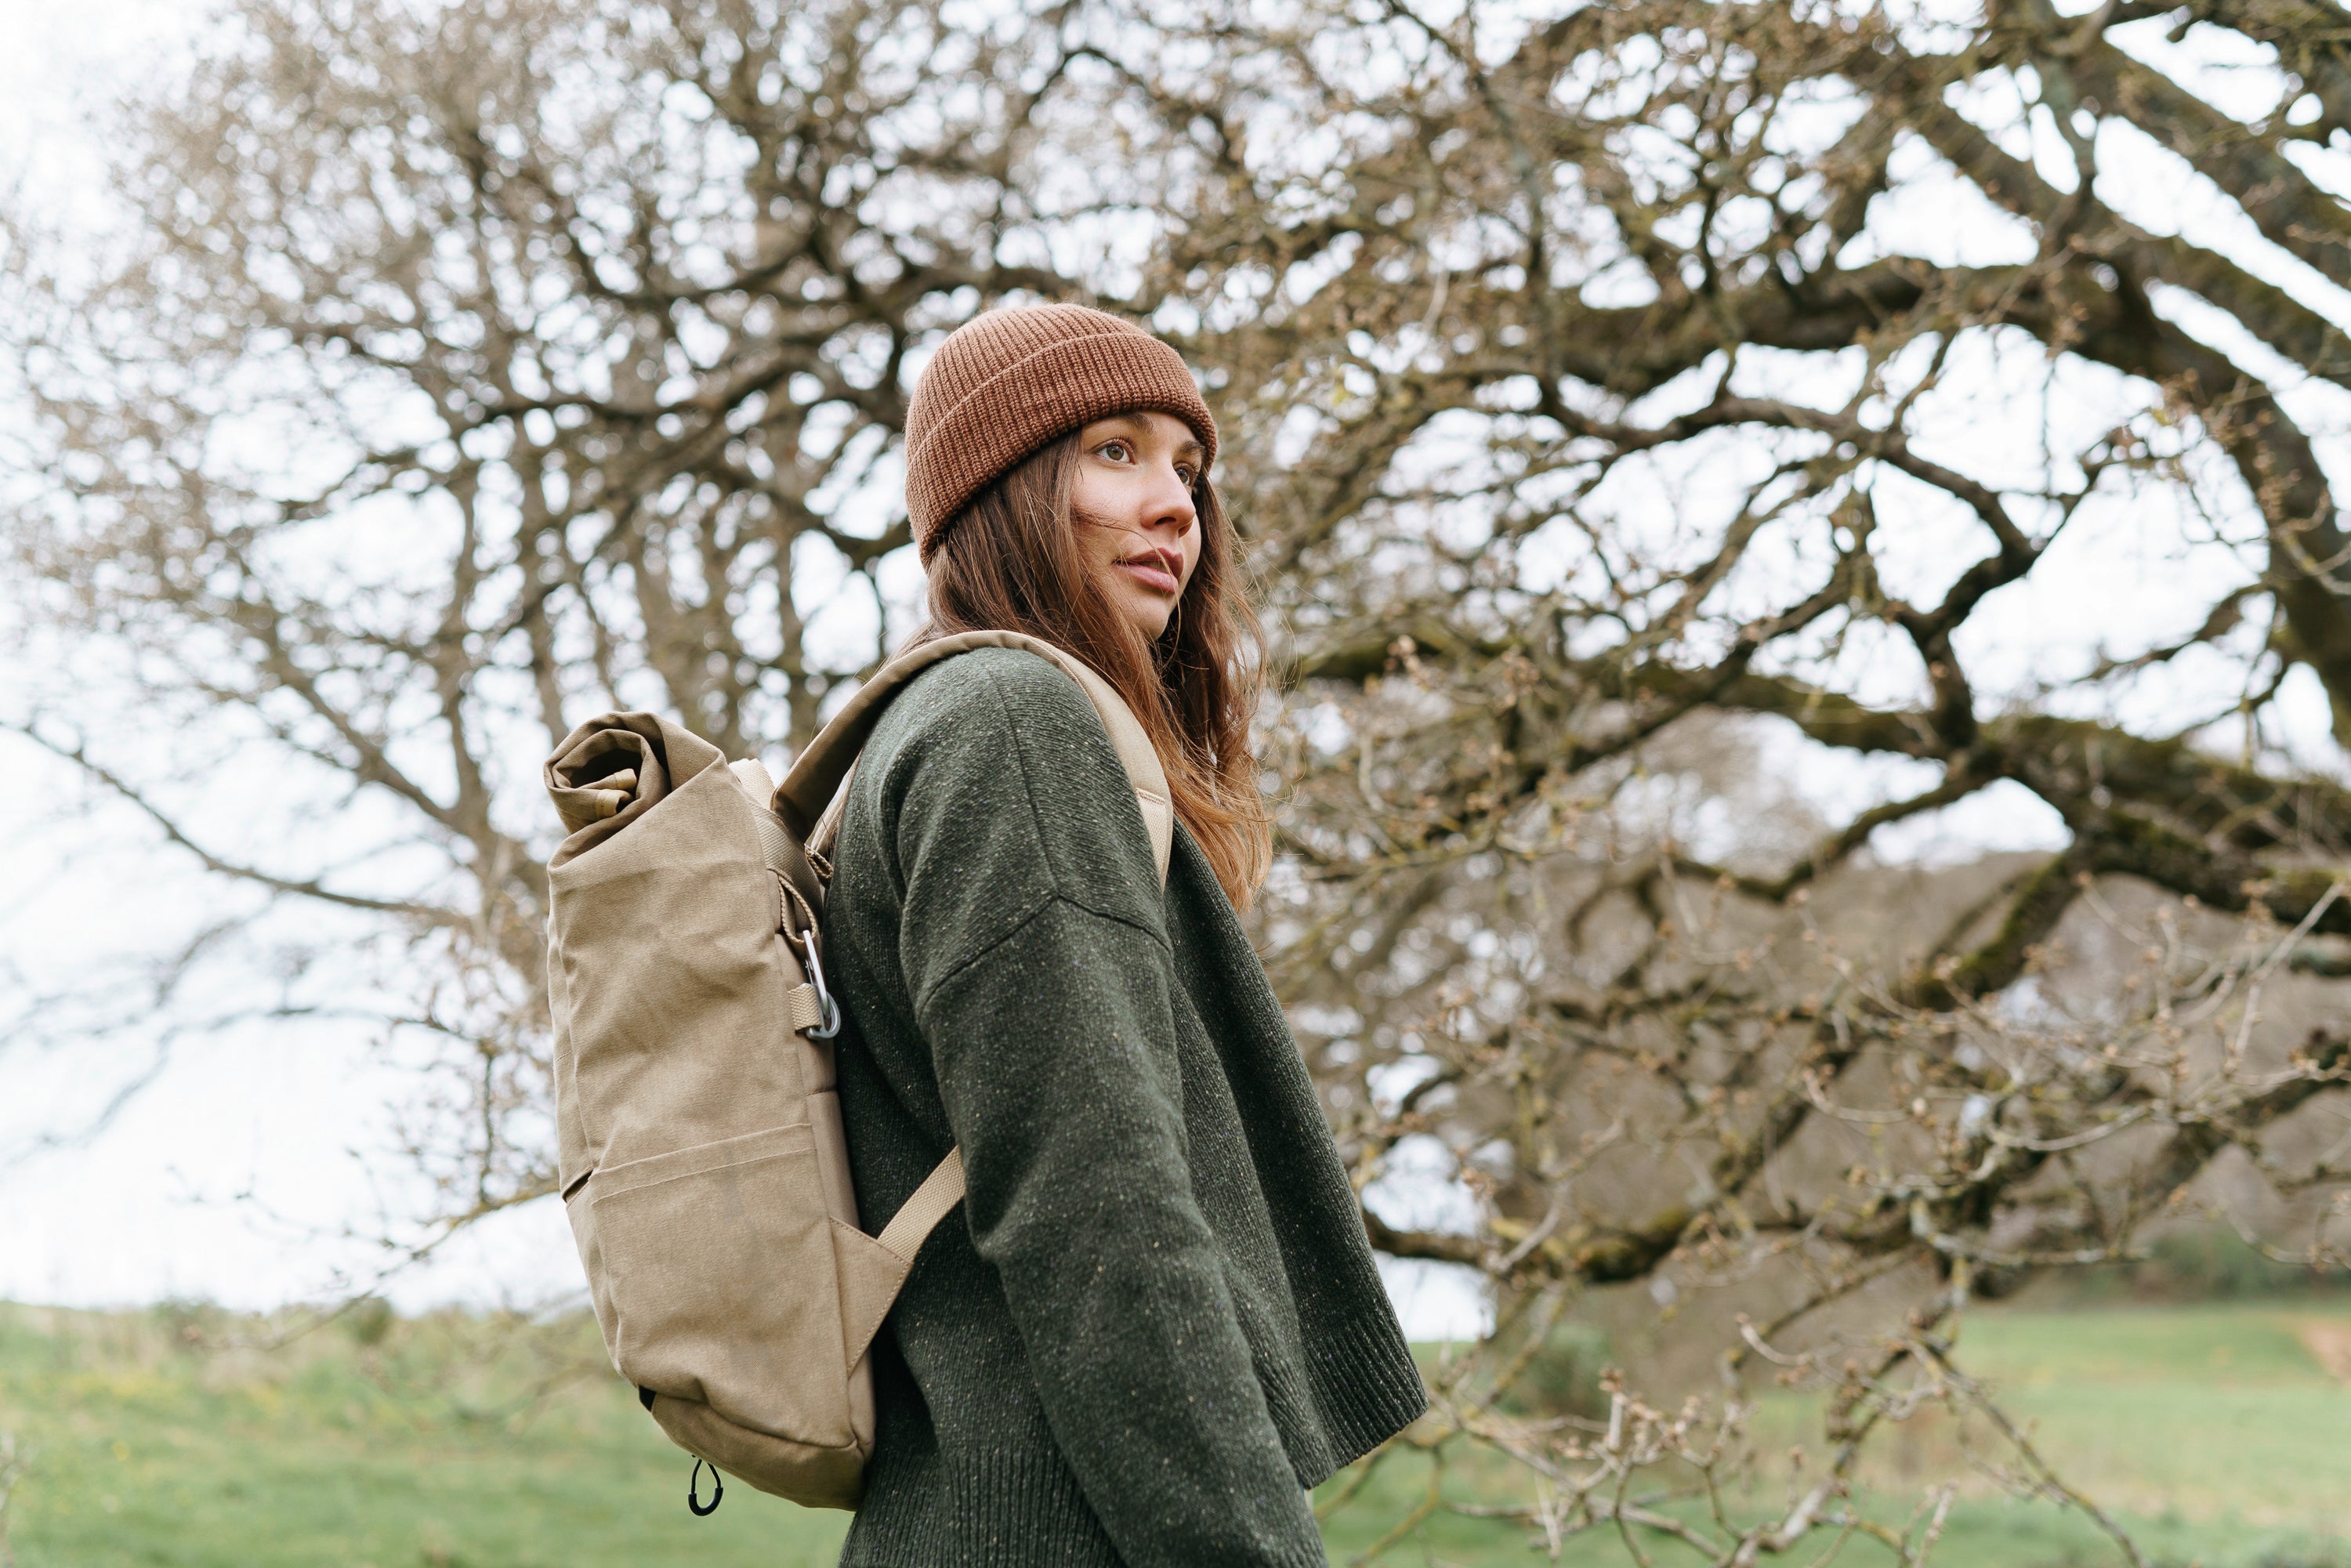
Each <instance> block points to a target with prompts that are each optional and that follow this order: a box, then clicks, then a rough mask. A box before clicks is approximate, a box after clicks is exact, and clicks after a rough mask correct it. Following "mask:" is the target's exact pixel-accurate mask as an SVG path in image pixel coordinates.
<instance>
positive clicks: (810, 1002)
mask: <svg viewBox="0 0 2351 1568" xmlns="http://www.w3.org/2000/svg"><path fill="white" fill-rule="evenodd" d="M784 1016H785V1017H786V1018H789V1019H791V1023H792V1030H793V1032H794V1033H798V1032H799V1030H809V1029H814V1028H816V1027H817V1026H818V1025H819V1024H820V1023H822V1022H824V1001H823V999H822V998H820V997H819V996H818V995H817V994H816V988H815V987H814V986H811V985H808V984H805V983H803V984H800V985H797V986H794V987H793V988H791V989H790V990H789V991H786V992H785V993H784Z"/></svg>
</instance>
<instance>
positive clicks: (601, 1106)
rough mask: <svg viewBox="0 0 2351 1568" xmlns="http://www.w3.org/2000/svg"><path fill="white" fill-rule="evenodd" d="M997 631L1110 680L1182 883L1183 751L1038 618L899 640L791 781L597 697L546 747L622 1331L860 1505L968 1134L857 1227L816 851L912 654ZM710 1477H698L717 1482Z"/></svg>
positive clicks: (705, 1406) (733, 1468) (1104, 698)
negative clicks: (919, 1261)
mask: <svg viewBox="0 0 2351 1568" xmlns="http://www.w3.org/2000/svg"><path fill="white" fill-rule="evenodd" d="M978 647H1005V648H1023V649H1026V650H1028V651H1029V652H1030V653H1037V654H1040V655H1041V656H1042V657H1044V658H1046V659H1049V660H1050V661H1052V663H1053V664H1056V665H1058V666H1059V667H1060V668H1061V669H1062V670H1063V671H1065V672H1067V673H1068V674H1069V675H1070V676H1071V678H1072V679H1073V680H1075V681H1076V682H1077V683H1078V685H1080V686H1081V688H1083V690H1084V691H1085V694H1086V695H1087V696H1088V697H1089V698H1090V699H1092V703H1093V706H1094V710H1095V711H1096V712H1097V713H1099V714H1100V715H1101V716H1102V725H1103V727H1104V728H1105V729H1106V730H1107V731H1108V732H1109V735H1110V738H1111V744H1112V746H1113V748H1114V749H1115V750H1116V751H1117V753H1118V758H1119V760H1120V762H1121V763H1123V765H1124V766H1125V768H1126V772H1127V777H1128V779H1130V780H1131V781H1132V782H1133V783H1134V794H1135V801H1136V803H1137V805H1138V806H1139V807H1140V808H1141V809H1142V812H1143V821H1144V827H1145V829H1146V830H1147V831H1148V832H1149V834H1150V837H1151V846H1152V853H1153V856H1154V858H1155V861H1156V862H1157V864H1158V869H1159V874H1160V877H1161V878H1162V880H1163V881H1164V880H1165V877H1166V874H1167V856H1168V851H1169V848H1170V844H1171V841H1172V837H1173V834H1174V831H1175V829H1174V821H1175V819H1174V814H1173V810H1172V808H1171V806H1170V803H1169V799H1168V793H1167V781H1166V776H1165V773H1164V772H1163V771H1162V769H1161V767H1160V762H1159V758H1158V756H1157V754H1156V753H1155V751H1154V750H1153V748H1152V746H1151V741H1150V738H1149V737H1148V736H1147V735H1145V734H1144V729H1143V727H1142V725H1141V724H1139V723H1138V722H1137V721H1136V720H1135V717H1134V714H1133V713H1131V712H1130V711H1129V710H1128V708H1127V706H1126V705H1125V704H1124V703H1123V702H1122V701H1121V700H1120V698H1119V696H1118V694H1117V693H1116V692H1115V691H1114V690H1113V688H1112V687H1111V685H1110V684H1109V683H1108V682H1106V681H1104V680H1103V679H1102V677H1101V676H1100V675H1099V674H1095V673H1094V671H1092V669H1090V668H1088V667H1087V666H1086V665H1085V664H1082V663H1081V662H1080V661H1079V660H1077V659H1075V658H1073V657H1071V655H1070V654H1068V653H1064V652H1062V651H1061V649H1059V648H1055V647H1053V646H1051V645H1050V644H1048V643H1040V642H1039V641H1037V640H1036V639H1034V638H1030V637H1024V636H1021V635H1019V633H1017V632H966V633H963V634H960V635H957V636H953V637H948V638H945V639H942V640H940V641H938V642H935V643H929V644H927V645H925V646H923V647H920V648H916V649H914V650H912V651H911V652H909V653H904V654H903V655H901V656H900V657H898V658H896V659H893V660H892V661H891V662H890V663H889V664H885V665H884V666H883V668H882V670H881V671H880V672H879V673H878V674H875V675H874V677H873V678H872V680H870V681H868V682H867V683H866V684H865V685H863V686H862V688H861V689H860V690H859V691H858V693H857V695H855V696H854V697H853V698H852V699H851V701H850V703H849V704H848V706H845V707H844V708H842V709H841V712H840V714H839V715H838V716H835V717H834V718H833V720H832V721H831V723H830V724H828V725H826V726H825V727H824V731H823V733H822V734H820V735H819V736H818V737H817V738H816V739H815V740H814V741H812V742H811V743H810V746H809V747H808V749H807V750H805V751H803V752H802V753H801V754H800V755H799V758H798V759H797V760H796V761H795V762H794V763H793V766H792V768H791V771H790V773H789V775H788V776H787V777H786V778H785V779H784V781H783V783H782V784H781V785H780V786H772V785H771V784H770V782H769V780H768V775H767V773H766V771H765V770H764V769H762V768H760V766H759V765H758V763H757V762H753V761H742V762H737V763H734V764H732V765H731V766H730V765H729V764H728V763H727V762H726V759H725V758H723V757H722V756H721V755H720V754H719V752H718V750H717V748H716V747H713V746H711V745H710V744H709V743H708V742H706V741H704V740H702V739H700V738H698V737H695V736H693V735H691V734H689V733H687V732H686V731H685V730H684V729H682V728H680V727H678V726H676V725H675V724H673V723H671V722H670V721H669V720H667V719H665V718H662V717H659V716H655V715H653V714H644V713H616V714H607V715H605V716H602V717H601V718H595V719H590V720H589V721H588V722H587V723H586V724H583V725H581V726H580V727H579V728H577V729H575V730H573V731H572V732H571V734H570V735H569V736H568V737H565V739H564V741H563V744H562V745H561V746H559V747H557V748H556V751H555V754H554V756H552V757H550V758H549V759H548V762H547V770H546V778H547V789H548V793H549V795H550V796H552V797H553V798H554V800H555V806H556V810H558V811H559V813H561V815H562V818H563V825H564V827H565V828H566V829H567V830H568V831H569V837H568V838H566V839H565V840H564V841H563V843H562V845H561V847H560V848H559V849H558V850H557V851H556V852H555V855H554V857H553V859H551V860H550V861H549V862H548V883H549V899H550V905H549V940H548V960H547V966H548V975H547V982H548V997H549V1005H550V1007H551V1009H552V1011H553V1014H554V1025H555V1090H556V1131H557V1142H558V1163H559V1171H560V1177H559V1179H560V1181H561V1185H562V1194H563V1201H564V1205H565V1207H566V1208H567V1210H568V1211H569V1216H570V1219H571V1233H572V1237H573V1239H575V1240H576V1241H577V1242H578V1243H579V1247H580V1261H581V1263H582V1264H584V1265H585V1266H586V1268H587V1271H588V1283H589V1288H590V1293H591V1295H592V1296H593V1298H594V1301H595V1306H596V1321H597V1322H598V1324H599V1325H600V1326H601V1328H602V1330H603V1333H604V1346H605V1349H606V1350H607V1351H608V1352H609V1353H610V1354H611V1358H612V1364H613V1366H614V1367H615V1368H617V1369H618V1370H619V1372H620V1374H621V1375H622V1377H625V1378H627V1379H628V1380H629V1382H630V1383H631V1384H632V1385H635V1386H636V1388H637V1390H638V1396H639V1398H640V1399H641V1400H643V1403H644V1406H645V1407H646V1408H647V1409H648V1410H650V1411H651V1412H652V1413H653V1419H654V1420H655V1421H657V1422H659V1423H660V1424H661V1427H662V1430H663V1431H664V1432H666V1433H668V1434H669V1436H670V1438H671V1440H673V1441H674V1442H675V1443H676V1444H677V1445H678V1446H679V1447H680V1448H684V1449H685V1450H686V1451H687V1452H689V1453H691V1454H693V1455H694V1456H695V1458H696V1460H697V1461H704V1460H706V1461H708V1462H709V1463H710V1464H712V1465H714V1466H716V1468H717V1469H721V1470H724V1471H725V1472H726V1473H727V1474H728V1475H732V1476H739V1477H741V1478H742V1479H744V1480H747V1481H748V1482H749V1483H750V1484H751V1485H753V1486H755V1487H758V1489H759V1490H762V1491H768V1492H773V1493H775V1494H776V1495H778V1496H779V1497H786V1498H789V1499H791V1500H793V1501H795V1502H799V1503H805V1504H808V1505H810V1506H812V1507H828V1508H853V1507H855V1506H856V1502H857V1498H858V1494H859V1491H860V1490H861V1487H862V1479H863V1473H864V1467H865V1461H866V1458H867V1457H868V1456H869V1455H871V1454H872V1449H873V1383H872V1371H871V1369H870V1367H869V1366H868V1364H867V1361H866V1351H867V1347H868V1346H869V1345H870V1344H871V1343H872V1339H873V1335H874V1332H875V1331H876V1330H877V1329H879V1328H880V1327H881V1325H882V1320H883V1316H884V1315H885V1314H886V1313H887V1312H889V1310H890V1305H891V1302H892V1301H894V1300H895V1299H896V1297H897V1294H898V1288H899V1286H900V1284H902V1283H903V1282H904V1280H905V1277H906V1272H907V1270H908V1269H909V1268H910V1267H912V1265H913V1263H914V1254H915V1252H916V1250H917V1249H920V1248H921V1246H922V1244H923V1239H924V1238H925V1237H926V1236H928V1235H929V1234H930V1232H931V1228H932V1227H934V1226H935V1225H936V1224H937V1223H938V1222H939V1220H940V1219H942V1218H945V1217H946V1214H947V1213H948V1212H949V1211H951V1210H952V1209H953V1208H954V1207H955V1206H956V1203H957V1202H958V1201H960V1200H961V1198H962V1197H963V1190H964V1186H963V1165H962V1160H961V1157H960V1155H959V1152H958V1151H956V1150H949V1151H948V1153H947V1155H946V1158H945V1159H943V1160H941V1161H940V1162H939V1165H938V1166H937V1168H936V1169H935V1170H934V1171H932V1173H931V1174H930V1176H928V1177H927V1178H925V1180H924V1182H923V1184H922V1186H920V1187H918V1188H917V1189H916V1190H915V1192H914V1196H913V1197H910V1198H909V1199H908V1200H907V1201H906V1203H905V1204H904V1207H901V1208H900V1209H899V1210H898V1212H897V1213H896V1214H895V1215H894V1216H893V1217H892V1218H891V1219H890V1222H889V1223H888V1224H887V1225H886V1226H884V1227H883V1230H882V1233H881V1234H880V1235H879V1236H867V1235H866V1234H865V1233H864V1232H863V1231H862V1230H860V1229H859V1228H858V1225H857V1204H856V1198H855V1195H854V1193H853V1192H852V1188H851V1186H850V1168H849V1151H848V1148H847V1145H845V1144H844V1142H843V1141H842V1135H841V1103H840V1101H839V1099H838V1097H837V1096H836V1095H835V1093H834V1092H833V1057H832V1036H833V1034H834V1033H835V1031H836V1030H838V1029H839V1028H840V1021H841V1020H840V1012H839V1005H840V1004H839V1001H838V999H837V998H834V997H833V996H832V995H831V993H830V991H829V990H828V989H827V988H826V985H825V977H824V967H823V948H824V941H823V936H822V935H821V929H820V927H821V915H822V911H823V907H824V883H825V878H826V876H828V875H829V874H830V872H829V870H827V869H826V868H825V865H824V861H823V856H822V854H821V853H820V852H819V853H817V854H814V855H811V854H810V849H811V848H815V849H818V850H821V848H822V847H823V846H824V845H826V844H828V843H829V842H830V841H831V832H832V831H833V830H834V828H835V826H836V825H837V823H838V821H839V818H840V809H841V804H842V803H844V802H845V801H846V800H847V791H846V790H844V789H841V784H842V782H843V780H844V779H845V777H846V776H847V774H848V772H849V770H850V768H852V765H853V764H854V762H855V761H856V758H857V753H858V751H859V749H860V748H861V747H862V746H863V745H864V743H865V739H866V737H868V736H869V735H870V734H872V729H873V725H874V723H875V721H876V720H878V719H879V718H880V717H881V716H882V712H883V708H884V707H886V706H888V704H889V702H890V700H891V699H892V698H893V697H894V696H895V695H897V694H898V693H899V692H900V691H901V690H903V689H904V686H905V685H906V683H907V682H908V681H909V680H911V679H912V678H913V677H914V674H916V673H917V672H919V671H921V670H923V669H925V668H927V667H928V666H930V665H931V664H936V663H937V662H938V661H940V660H941V659H946V658H950V657H952V656H954V655H955V654H957V653H964V652H967V651H968V650H970V649H973V648H978ZM700 1472H701V1466H700V1463H699V1462H697V1463H696V1465H695V1475H694V1477H693V1478H691V1479H689V1482H688V1487H687V1502H688V1505H689V1506H690V1507H692V1508H693V1509H694V1511H695V1512H697V1513H703V1512H707V1511H709V1509H711V1508H715V1507H716V1506H717V1497H716V1495H714V1496H713V1497H712V1498H711V1500H710V1502H709V1503H708V1504H707V1505H706V1506H705V1504H703V1503H702V1502H701V1501H700V1500H699V1497H698V1494H697V1492H696V1490H695V1481H697V1480H698V1479H699V1476H700Z"/></svg>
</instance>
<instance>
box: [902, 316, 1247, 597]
mask: <svg viewBox="0 0 2351 1568" xmlns="http://www.w3.org/2000/svg"><path fill="white" fill-rule="evenodd" d="M1137 409H1150V410H1155V411H1157V412H1159V413H1172V414H1174V415H1175V417H1176V418H1178V419H1180V420H1182V421H1183V422H1184V423H1186V424H1188V425H1190V426H1191V427H1192V431H1193V434H1196V435H1197V436H1198V437H1199V438H1200V445H1201V446H1202V447H1203V448H1204V449H1205V455H1204V458H1203V461H1202V463H1201V469H1202V471H1203V472H1206V471H1207V465H1209V464H1212V463H1214V462H1215V461H1216V460H1217V422H1216V421H1215V420H1214V419H1212V418H1210V417H1209V415H1208V405H1207V403H1205V402H1201V401H1200V391H1199V388H1197V387H1196V386H1195V385H1193V383H1192V372H1191V371H1189V370H1187V369H1186V368H1185V364H1184V357H1183V356H1182V355H1181V354H1178V353H1177V352H1176V351H1175V350H1173V349H1171V348H1169V347H1168V346H1167V345H1166V344H1165V343H1163V342H1161V341H1160V340H1158V339H1156V338H1155V337H1153V336H1152V335H1151V334H1150V333H1148V332H1146V331H1144V329H1142V328H1140V327H1138V326H1136V325H1135V324H1134V322H1132V321H1125V320H1121V319H1119V318H1118V317H1116V316H1113V315H1110V314H1109V313H1108V312H1106V311H1102V310H1089V309H1087V308H1085V307H1084V306H1082V305H1029V306H1017V307H1012V308H1006V309H1001V310H990V311H988V312H987V313H986V314H985V315H982V316H979V317H977V318H975V319H972V320H969V321H967V322H965V323H964V324H963V325H962V326H960V327H958V328H956V329H955V330H954V331H952V332H950V333H948V334H947V337H946V341H945V342H942V343H941V344H940V345H939V347H938V351H937V352H935V353H934V354H933V355H932V356H931V361H930V363H929V364H927V365H925V366H924V367H923V373H922V375H921V377H920V378H919V379H918V380H917V381H916V382H914V402H911V403H909V404H908V405H907V408H906V517H907V520H908V521H909V522H911V523H912V524H913V525H914V541H915V544H916V545H917V547H918V548H919V549H920V553H921V555H922V559H923V560H924V562H925V564H928V562H929V561H930V559H931V555H932V553H933V552H934V551H935V550H936V549H938V543H939V540H940V538H942V537H943V536H944V535H945V533H946V525H947V524H949V523H951V522H953V521H954V520H955V516H956V513H958V512H960V511H962V510H963V508H964V507H965V506H966V504H967V503H968V502H969V501H970V500H971V498H972V497H974V496H976V495H977V494H978V493H979V491H980V489H981V487H982V486H985V485H987V483H988V482H989V481H990V480H992V479H996V478H998V477H999V476H1002V475H1003V474H1005V473H1006V472H1007V471H1008V470H1009V469H1011V468H1012V467H1013V466H1014V465H1016V464H1018V463H1019V461H1020V460H1021V459H1022V458H1024V457H1026V456H1028V455H1029V454H1030V453H1032V452H1034V451H1036V450H1037V449H1038V448H1039V447H1040V446H1042V445H1044V444H1046V443H1047V442H1049V441H1050V440H1052V439H1053V438H1054V437H1056V436H1059V435H1065V434H1068V433H1069V432H1071V431H1072V430H1075V429H1077V428H1078V427H1079V426H1081V425H1083V424H1089V423H1092V422H1093V421H1095V420H1097V419H1107V418H1109V417H1110V416H1111V415H1112V414H1114V413H1129V412H1132V411H1134V410H1137Z"/></svg>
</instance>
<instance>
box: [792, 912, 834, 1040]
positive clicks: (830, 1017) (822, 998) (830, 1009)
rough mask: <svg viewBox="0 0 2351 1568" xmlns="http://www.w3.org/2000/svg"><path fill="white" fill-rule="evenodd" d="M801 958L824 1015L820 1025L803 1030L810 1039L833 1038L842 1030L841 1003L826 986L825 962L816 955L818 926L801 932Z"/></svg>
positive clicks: (820, 1011)
mask: <svg viewBox="0 0 2351 1568" xmlns="http://www.w3.org/2000/svg"><path fill="white" fill-rule="evenodd" d="M800 959H801V961H802V962H804V963H805V964H807V965H808V972H809V984H810V985H811V986H814V987H815V988H816V1005H817V1011H818V1013H819V1014H820V1016H821V1017H822V1019H823V1020H824V1021H823V1023H822V1025H821V1026H820V1027H819V1028H816V1029H811V1030H802V1031H801V1032H803V1033H804V1034H806V1035H807V1036H808V1037H809V1038H810V1040H831V1038H832V1037H833V1036H834V1035H837V1034H839V1033H840V1032H841V1004H839V1003H838V1002H836V1001H834V1000H833V999H832V993H831V991H830V990H828V989H826V988H825V984H824V962H823V960H822V959H820V958H819V957H818V956H816V927H814V926H810V927H809V928H808V929H807V930H806V931H803V932H801V933H800Z"/></svg>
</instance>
